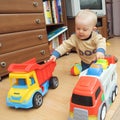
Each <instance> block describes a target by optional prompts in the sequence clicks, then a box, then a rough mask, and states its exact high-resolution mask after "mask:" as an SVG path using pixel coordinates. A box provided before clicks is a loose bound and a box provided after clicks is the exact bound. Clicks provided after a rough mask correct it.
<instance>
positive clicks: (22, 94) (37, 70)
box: [6, 58, 59, 108]
mask: <svg viewBox="0 0 120 120" xmlns="http://www.w3.org/2000/svg"><path fill="white" fill-rule="evenodd" d="M55 65H56V63H55V62H54V61H52V60H51V61H48V62H46V63H44V64H41V65H40V64H37V63H36V59H35V58H33V59H31V60H28V61H26V62H24V63H22V64H11V65H10V66H9V67H8V71H9V80H10V86H11V87H10V90H9V91H8V95H7V99H6V104H7V106H9V107H14V108H31V107H33V108H38V107H40V106H41V105H42V103H43V96H44V95H45V94H46V93H47V92H48V89H49V88H53V89H54V88H57V87H58V84H59V83H58V78H57V77H56V76H52V73H53V71H54V68H55Z"/></svg>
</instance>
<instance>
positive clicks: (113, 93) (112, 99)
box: [111, 91, 116, 103]
mask: <svg viewBox="0 0 120 120" xmlns="http://www.w3.org/2000/svg"><path fill="white" fill-rule="evenodd" d="M115 97H116V95H115V91H112V96H111V102H112V103H113V102H114V101H115Z"/></svg>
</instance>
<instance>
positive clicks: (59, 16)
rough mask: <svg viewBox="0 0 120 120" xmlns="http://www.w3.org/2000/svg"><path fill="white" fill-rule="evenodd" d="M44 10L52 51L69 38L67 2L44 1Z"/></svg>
mask: <svg viewBox="0 0 120 120" xmlns="http://www.w3.org/2000/svg"><path fill="white" fill-rule="evenodd" d="M43 9H44V15H45V22H46V30H47V35H48V43H49V48H50V51H51V50H52V49H55V48H56V47H57V46H59V45H60V44H61V43H62V40H61V39H63V40H65V39H66V38H67V37H68V31H67V29H68V28H67V17H66V9H65V0H43ZM52 42H53V43H52ZM57 42H59V43H57Z"/></svg>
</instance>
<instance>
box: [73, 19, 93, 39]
mask: <svg viewBox="0 0 120 120" xmlns="http://www.w3.org/2000/svg"><path fill="white" fill-rule="evenodd" d="M93 30H94V25H93V23H92V21H91V19H82V18H81V19H76V21H75V32H76V35H77V37H78V38H79V39H81V40H84V39H87V38H88V37H89V36H90V34H91V32H92V31H93Z"/></svg>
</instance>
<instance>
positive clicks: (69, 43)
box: [55, 35, 76, 55]
mask: <svg viewBox="0 0 120 120" xmlns="http://www.w3.org/2000/svg"><path fill="white" fill-rule="evenodd" d="M75 40H76V36H75V35H72V36H71V37H70V38H69V39H67V40H65V41H64V42H63V43H62V44H61V45H60V46H58V47H57V48H56V49H55V50H56V51H57V52H58V53H59V54H60V55H63V54H65V53H67V52H69V51H70V50H71V49H72V48H73V47H76V44H75Z"/></svg>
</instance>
